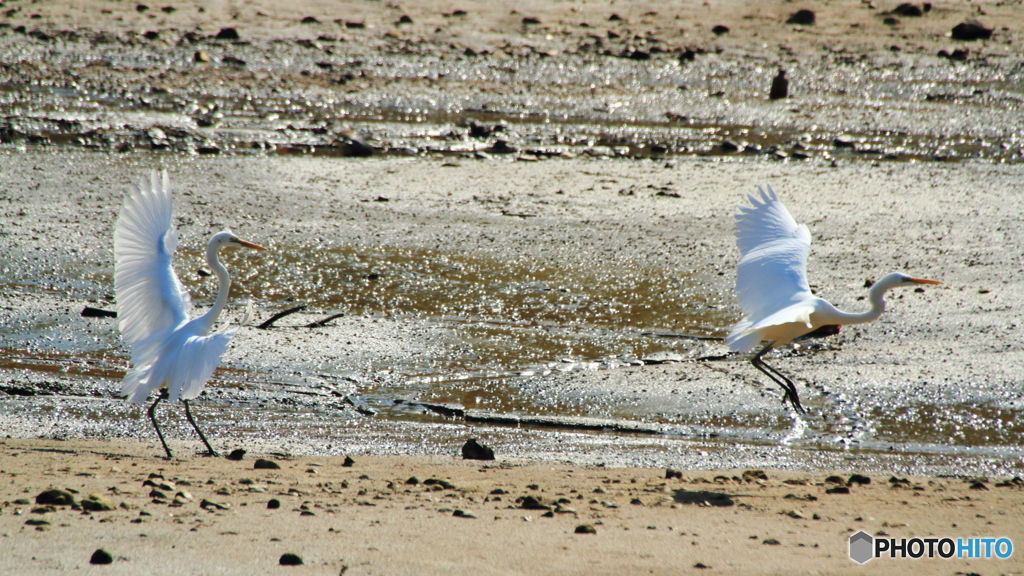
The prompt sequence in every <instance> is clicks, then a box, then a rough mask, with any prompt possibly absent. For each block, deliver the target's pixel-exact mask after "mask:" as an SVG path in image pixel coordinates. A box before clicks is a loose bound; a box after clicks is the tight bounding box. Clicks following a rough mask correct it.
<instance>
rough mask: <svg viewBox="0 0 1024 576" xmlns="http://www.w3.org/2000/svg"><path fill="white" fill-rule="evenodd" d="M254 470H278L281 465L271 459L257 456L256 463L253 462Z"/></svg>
mask: <svg viewBox="0 0 1024 576" xmlns="http://www.w3.org/2000/svg"><path fill="white" fill-rule="evenodd" d="M252 467H253V469H254V470H280V469H281V466H280V464H278V463H277V462H274V461H273V460H266V459H264V458H258V459H257V460H256V463H255V464H253V466H252Z"/></svg>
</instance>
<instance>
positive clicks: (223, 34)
mask: <svg viewBox="0 0 1024 576" xmlns="http://www.w3.org/2000/svg"><path fill="white" fill-rule="evenodd" d="M214 38H216V39H217V40H238V39H240V38H241V37H240V36H239V35H238V30H235V29H234V28H221V29H220V32H217V35H216V36H214Z"/></svg>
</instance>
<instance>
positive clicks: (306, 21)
mask: <svg viewBox="0 0 1024 576" xmlns="http://www.w3.org/2000/svg"><path fill="white" fill-rule="evenodd" d="M302 23H303V24H319V23H320V21H319V20H317V19H316V17H315V16H306V17H305V18H303V19H302Z"/></svg>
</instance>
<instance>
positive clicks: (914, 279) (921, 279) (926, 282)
mask: <svg viewBox="0 0 1024 576" xmlns="http://www.w3.org/2000/svg"><path fill="white" fill-rule="evenodd" d="M910 281H911V282H913V283H914V284H942V282H939V281H938V280H925V279H923V278H911V279H910Z"/></svg>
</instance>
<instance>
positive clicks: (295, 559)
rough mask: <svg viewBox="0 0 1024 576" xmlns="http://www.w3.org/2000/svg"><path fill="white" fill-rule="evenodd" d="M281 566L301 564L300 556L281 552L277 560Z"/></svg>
mask: <svg viewBox="0 0 1024 576" xmlns="http://www.w3.org/2000/svg"><path fill="white" fill-rule="evenodd" d="M278 563H279V564H280V565H281V566H302V558H300V557H299V555H298V554H292V553H291V552H285V553H284V554H281V559H280V560H278Z"/></svg>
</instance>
